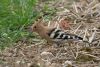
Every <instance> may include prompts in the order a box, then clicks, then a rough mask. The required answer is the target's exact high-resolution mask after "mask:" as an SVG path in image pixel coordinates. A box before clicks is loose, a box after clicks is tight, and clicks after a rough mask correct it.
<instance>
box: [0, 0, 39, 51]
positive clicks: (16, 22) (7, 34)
mask: <svg viewBox="0 0 100 67" xmlns="http://www.w3.org/2000/svg"><path fill="white" fill-rule="evenodd" d="M36 4H37V0H0V49H4V48H5V47H7V46H10V45H12V44H13V43H14V42H16V41H18V40H19V39H21V38H22V37H25V36H28V34H29V33H28V32H27V31H26V30H25V29H24V28H25V27H26V26H28V25H29V24H31V23H32V21H33V20H35V17H36V16H37V14H38V13H37V12H36V11H35V10H34V13H33V9H34V8H35V5H36Z"/></svg>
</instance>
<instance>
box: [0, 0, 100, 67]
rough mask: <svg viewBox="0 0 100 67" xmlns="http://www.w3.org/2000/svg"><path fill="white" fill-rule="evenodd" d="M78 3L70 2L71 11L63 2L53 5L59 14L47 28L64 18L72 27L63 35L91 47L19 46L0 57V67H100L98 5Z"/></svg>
mask: <svg viewBox="0 0 100 67" xmlns="http://www.w3.org/2000/svg"><path fill="white" fill-rule="evenodd" d="M80 1H81V2H73V4H71V5H70V6H69V7H70V9H67V8H66V7H64V6H65V5H66V4H65V3H66V2H65V0H63V1H61V2H60V1H59V2H57V3H56V4H55V3H53V4H55V6H54V7H56V8H58V9H59V10H58V12H57V15H56V18H54V19H53V20H52V21H50V23H48V26H50V24H51V22H57V23H58V22H59V21H60V20H61V19H63V18H67V19H68V20H69V21H70V26H71V27H70V29H69V30H65V31H67V32H69V33H74V34H77V35H80V36H82V37H84V40H88V41H89V42H90V43H91V44H88V43H86V42H72V43H69V42H68V43H66V44H63V45H62V47H55V46H54V44H52V45H48V44H46V42H45V41H44V40H36V42H33V43H34V44H31V43H25V42H19V43H17V46H13V47H11V48H7V49H5V50H4V51H3V52H1V53H0V60H1V67H6V66H8V67H72V66H75V67H99V66H100V39H98V38H100V22H99V20H100V6H99V5H100V2H98V1H96V0H93V1H92V0H91V1H87V0H80ZM64 2H65V3H64ZM59 4H60V5H61V6H60V7H59ZM50 6H51V5H50ZM60 9H62V10H60ZM55 26H57V25H55ZM57 27H58V26H57Z"/></svg>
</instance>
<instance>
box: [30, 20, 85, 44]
mask: <svg viewBox="0 0 100 67" xmlns="http://www.w3.org/2000/svg"><path fill="white" fill-rule="evenodd" d="M31 29H32V32H36V33H38V34H39V35H40V37H42V38H43V39H45V40H47V42H48V43H56V44H57V45H59V44H62V43H65V42H68V41H71V40H72V41H74V40H75V41H84V40H83V38H82V37H80V36H78V35H75V34H70V33H67V32H65V31H63V30H62V29H60V28H56V27H48V26H46V25H45V23H44V22H43V21H42V20H41V19H39V20H38V21H36V22H35V23H33V24H32V26H31Z"/></svg>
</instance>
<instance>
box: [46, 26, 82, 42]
mask: <svg viewBox="0 0 100 67" xmlns="http://www.w3.org/2000/svg"><path fill="white" fill-rule="evenodd" d="M48 35H49V37H50V38H51V39H53V40H54V41H63V40H83V38H81V37H79V36H77V35H72V34H68V33H66V32H64V31H62V30H60V29H57V28H54V29H53V30H51V32H49V33H48Z"/></svg>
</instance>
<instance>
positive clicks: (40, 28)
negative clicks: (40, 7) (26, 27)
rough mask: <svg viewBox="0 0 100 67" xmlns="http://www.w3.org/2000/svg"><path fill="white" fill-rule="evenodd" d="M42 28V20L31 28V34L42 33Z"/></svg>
mask: <svg viewBox="0 0 100 67" xmlns="http://www.w3.org/2000/svg"><path fill="white" fill-rule="evenodd" d="M44 27H45V25H44V24H43V21H42V19H39V20H38V21H36V22H35V23H34V24H33V25H32V26H31V29H32V31H33V32H39V31H42V30H43V28H44Z"/></svg>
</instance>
